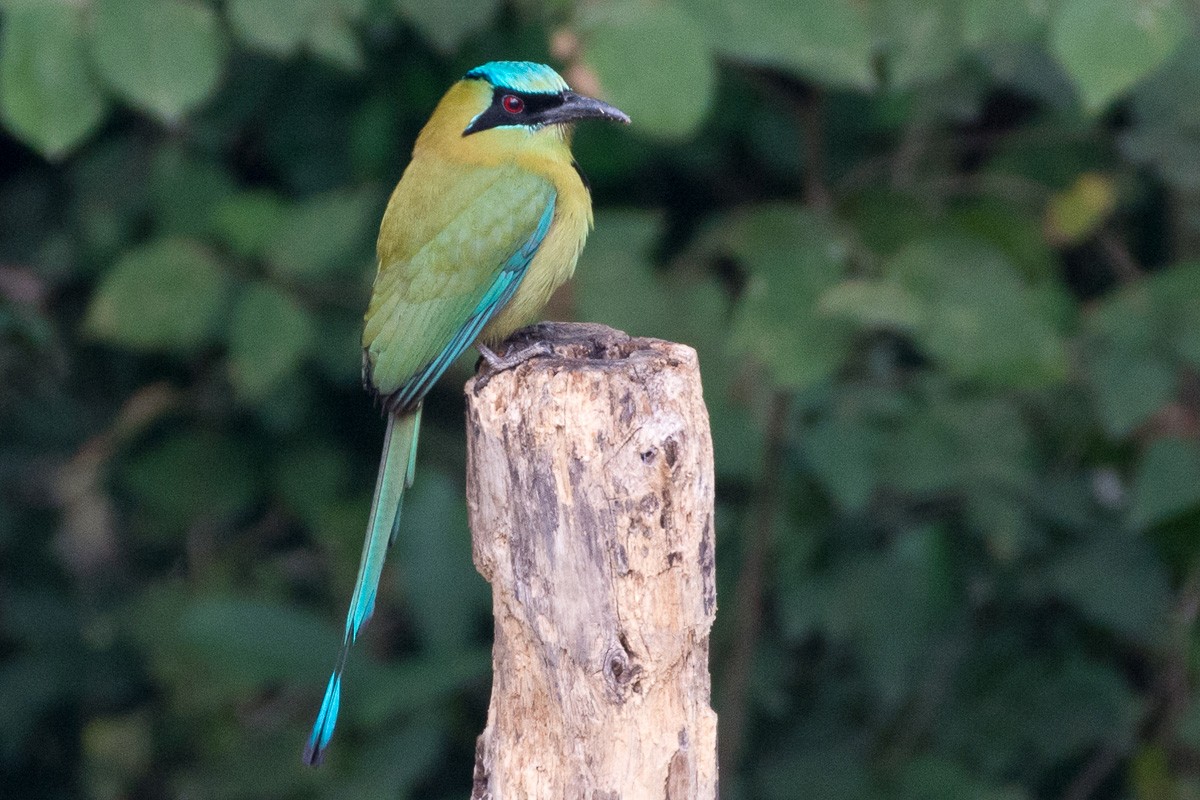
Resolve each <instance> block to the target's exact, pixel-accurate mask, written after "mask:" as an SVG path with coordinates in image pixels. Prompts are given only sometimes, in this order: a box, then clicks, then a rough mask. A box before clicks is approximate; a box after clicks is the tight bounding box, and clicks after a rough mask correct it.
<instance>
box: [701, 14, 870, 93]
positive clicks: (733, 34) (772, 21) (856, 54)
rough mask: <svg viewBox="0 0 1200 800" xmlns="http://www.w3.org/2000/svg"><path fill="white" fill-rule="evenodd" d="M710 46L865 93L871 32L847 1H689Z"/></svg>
mask: <svg viewBox="0 0 1200 800" xmlns="http://www.w3.org/2000/svg"><path fill="white" fill-rule="evenodd" d="M692 4H693V5H694V6H695V8H696V11H697V14H698V16H699V19H700V20H701V22H702V23H703V25H704V28H705V31H706V32H707V34H708V38H709V41H711V42H712V45H713V47H715V48H716V49H717V50H719V51H720V52H721V53H723V54H724V55H727V56H730V57H731V58H735V59H738V60H740V61H748V62H751V63H761V64H769V65H772V66H778V67H785V68H789V69H794V70H796V71H797V72H799V73H800V74H802V75H806V76H811V77H813V78H815V79H817V80H819V81H821V82H822V83H825V82H828V83H831V84H834V85H835V86H847V87H853V88H860V89H869V88H871V87H872V86H873V85H874V84H875V76H874V71H873V69H872V66H871V58H872V44H871V33H870V31H869V30H868V28H867V21H866V17H865V16H864V14H863V12H862V7H861V5H860V4H858V3H854V2H850V1H849V0H752V1H750V2H738V3H731V2H725V0H693V3H692Z"/></svg>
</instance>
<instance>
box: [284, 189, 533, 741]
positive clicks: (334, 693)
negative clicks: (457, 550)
mask: <svg viewBox="0 0 1200 800" xmlns="http://www.w3.org/2000/svg"><path fill="white" fill-rule="evenodd" d="M543 183H544V182H543ZM530 187H531V188H533V189H535V190H538V189H541V190H542V191H541V192H540V193H541V195H542V203H541V208H540V209H539V211H538V214H537V216H536V218H535V220H536V221H535V223H534V224H533V225H532V229H531V230H530V229H529V228H528V227H526V228H525V231H524V232H523V238H522V239H520V240H518V241H519V244H518V245H517V246H516V247H515V249H512V248H509V251H508V254H507V257H504V258H500V259H498V260H497V263H495V264H494V265H492V266H491V268H490V269H488V270H487V271H486V272H483V271H482V270H480V269H478V267H477V266H476V265H471V264H464V265H460V266H461V267H462V269H463V270H464V271H468V272H473V273H475V274H479V273H481V272H483V274H484V275H485V276H486V277H487V282H485V283H483V285H482V286H480V287H478V288H476V289H475V290H474V291H458V292H453V291H452V292H444V293H443V294H442V295H441V296H438V295H437V294H436V293H435V294H434V295H433V296H428V295H423V294H421V293H420V292H414V291H412V287H411V285H409V284H404V283H400V284H396V285H395V286H394V287H393V291H395V292H398V293H399V296H400V297H401V299H402V300H404V302H396V303H390V304H385V305H384V306H382V307H383V308H390V309H407V310H409V311H412V312H414V313H415V315H416V316H417V317H418V318H421V317H423V316H425V315H426V314H428V312H429V309H430V308H431V307H438V306H439V305H444V301H445V299H446V297H447V295H448V296H450V297H451V298H453V299H456V300H457V301H458V303H459V305H460V306H462V307H464V308H465V309H466V312H467V313H466V314H465V315H460V317H459V319H458V320H456V321H455V322H456V327H454V328H453V329H452V330H451V332H450V334H449V336H445V337H444V338H445V341H444V342H441V343H440V349H439V350H438V351H437V352H436V354H435V355H433V356H432V357H431V358H429V359H428V360H427V361H426V362H425V363H424V364H423V365H422V366H421V367H420V368H419V369H417V370H416V371H415V372H413V373H412V374H411V375H410V376H409V377H407V378H406V379H404V380H403V381H401V382H400V383H399V385H398V386H397V388H396V389H394V390H392V391H390V392H387V394H386V397H387V400H386V402H387V404H388V407H389V409H395V410H397V411H398V412H399V413H394V414H389V416H388V430H387V435H386V437H385V440H384V448H383V456H382V458H381V460H380V465H379V475H378V477H377V479H376V484H375V498H374V501H373V503H372V508H371V515H370V523H369V526H368V531H367V539H366V542H365V543H364V545H363V553H362V559H361V561H360V563H359V572H358V578H357V580H356V582H355V586H354V592H353V594H352V596H351V602H350V608H349V610H348V612H347V615H346V630H345V634H344V637H343V640H342V647H341V651H340V653H339V655H338V660H337V665H336V666H335V668H334V671H333V674H332V675H331V676H330V678H329V683H328V685H327V687H326V690H325V697H324V699H323V700H322V702H321V708H320V711H319V712H318V714H317V720H316V722H315V723H314V725H313V730H312V733H311V735H310V736H309V740H308V744H307V746H306V747H305V753H304V760H305V761H306V762H307V763H309V764H317V763H320V761H321V759H322V757H323V755H324V751H325V748H326V747H327V746H328V744H329V741H330V739H331V737H332V736H333V730H334V727H335V726H336V724H337V717H338V711H339V710H340V706H341V693H342V673H343V672H344V670H345V666H346V658H347V656H348V654H349V651H350V646H351V645H352V644H353V643H354V641H355V640H356V639H357V637H358V634H359V631H360V630H361V629H362V627H363V625H365V624H366V622H367V620H368V619H369V618H370V616H371V613H372V612H373V611H374V608H375V598H376V595H377V593H378V587H379V579H380V576H381V574H382V571H383V562H384V559H385V557H386V555H387V549H388V546H389V545H390V544H391V543H392V542H393V541H394V540H395V537H396V532H397V530H398V528H399V522H400V507H401V503H402V500H403V495H404V490H405V489H406V488H408V487H409V486H411V485H412V480H413V470H414V467H415V459H416V448H417V438H418V433H419V429H420V419H421V401H422V400H423V399H424V397H425V394H426V393H427V392H428V391H429V389H430V388H431V387H432V386H433V384H434V383H435V382H436V381H437V379H438V378H439V377H440V376H441V375H442V373H444V372H445V371H446V369H447V368H448V367H449V366H450V364H451V363H453V361H454V359H455V358H457V357H458V356H459V355H460V354H461V353H462V352H463V351H464V350H465V349H466V348H467V347H469V346H470V345H471V344H472V343H473V342H474V341H475V339H476V338H477V337H478V336H479V332H480V331H481V330H482V329H483V327H484V326H485V325H486V324H487V323H488V321H489V320H491V319H492V317H494V316H495V314H496V313H497V312H498V311H499V310H500V309H502V308H503V307H504V305H505V304H506V303H507V302H508V301H509V300H510V299H511V298H512V296H513V293H514V292H515V291H516V290H517V287H518V286H520V283H521V280H522V279H523V278H524V277H525V273H526V271H527V270H528V268H529V264H530V262H532V261H533V258H534V256H535V255H536V254H537V250H538V247H539V246H540V245H541V243H542V241H543V240H544V239H545V237H546V234H547V233H548V232H549V230H550V225H551V223H552V222H553V220H554V206H555V193H554V189H553V188H552V187H549V186H548V184H547V185H546V186H545V187H540V186H537V185H536V184H532V183H531V184H530ZM546 188H548V191H546V190H545V189H546ZM398 193H399V192H398ZM534 193H535V194H536V193H537V192H536V191H535V192H534ZM508 195H509V197H510V198H511V196H512V193H511V192H508ZM480 199H481V200H482V201H484V202H485V204H486V202H487V201H488V200H490V201H492V202H495V201H496V199H497V198H496V197H494V196H493V197H490V198H489V197H483V198H480ZM394 202H395V198H393V203H394ZM475 205H476V204H472V206H475ZM519 208H521V207H519ZM528 208H529V206H528V205H525V206H523V208H521V210H524V211H526V216H527V211H528ZM390 212H391V207H390V206H389V213H390ZM463 216H466V217H467V218H468V219H467V220H463V219H462V217H463ZM471 216H472V215H471V214H466V215H464V214H462V213H460V214H459V215H458V217H459V219H458V221H459V222H461V223H463V224H466V223H467V222H469V218H470V217H471ZM474 216H475V218H476V220H478V219H479V218H481V217H482V218H484V219H487V218H489V217H491V216H494V209H492V208H488V209H487V211H486V213H483V212H476V213H475V215H474ZM522 216H523V215H522V214H520V213H518V214H510V215H509V222H510V224H512V225H513V227H516V228H517V229H518V230H520V228H521V227H525V226H522V225H521V222H522V221H523V220H522V219H521V218H522ZM484 233H487V230H485V231H484ZM492 236H493V237H495V232H494V230H493V231H492ZM434 250H435V251H436V248H434ZM422 252H428V248H423V249H422V250H419V251H418V253H417V254H418V255H419V254H420V253H422ZM380 275H381V277H382V276H383V275H384V270H383V269H382V268H381V270H380ZM379 283H380V281H378V280H377V284H376V295H378V294H379V289H380V286H379ZM444 285H445V286H451V287H457V286H460V285H461V284H459V283H456V282H454V281H446V282H445V283H444ZM385 288H386V284H385ZM455 295H459V297H455ZM464 297H465V298H466V299H467V300H468V303H466V304H464V303H463V302H462V300H463V298H464ZM375 310H376V304H375V302H374V300H373V301H372V310H371V311H369V312H368V328H369V327H370V320H371V318H372V312H374V311H375ZM410 325H411V321H401V322H396V323H394V325H393V330H392V331H391V335H390V336H389V337H388V338H387V341H388V342H392V341H394V340H395V332H394V330H395V329H404V328H406V327H408V326H410ZM444 327H445V326H441V328H444ZM441 328H438V329H439V330H440V329H441ZM381 330H387V329H386V328H383V329H381ZM430 338H437V337H436V336H435V337H426V338H425V342H426V343H428V341H429V339H430ZM366 339H367V337H364V340H366ZM371 341H372V343H374V342H378V341H380V340H379V338H378V334H377V336H376V337H374V338H372V339H371ZM402 343H403V341H401V344H402ZM393 346H394V345H393ZM367 352H368V363H369V364H371V365H372V367H374V365H375V364H376V363H377V361H378V356H377V359H376V360H375V361H371V360H370V356H371V345H368V348H367ZM377 352H379V353H382V351H381V350H378V351H377ZM375 385H376V387H377V388H380V390H381V393H383V391H384V390H382V387H380V386H379V383H378V382H376V383H375ZM385 385H387V384H385Z"/></svg>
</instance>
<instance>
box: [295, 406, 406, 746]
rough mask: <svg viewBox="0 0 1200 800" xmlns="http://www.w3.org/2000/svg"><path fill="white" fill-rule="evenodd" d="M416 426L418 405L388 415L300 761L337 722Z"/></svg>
mask: <svg viewBox="0 0 1200 800" xmlns="http://www.w3.org/2000/svg"><path fill="white" fill-rule="evenodd" d="M420 428H421V407H420V406H417V409H416V410H415V411H412V412H410V413H408V414H404V415H402V416H396V415H389V416H388V426H387V434H386V436H385V437H384V440H383V456H382V457H381V458H380V460H379V477H378V478H376V479H375V500H374V502H372V504H371V517H370V523H369V524H368V526H367V540H366V542H364V543H363V551H362V560H361V561H360V562H359V564H358V580H356V581H355V583H354V594H353V595H352V596H351V598H350V610H349V612H347V614H346V634H345V636H344V638H343V639H342V649H341V651H339V653H338V660H337V666H336V667H334V669H333V674H332V675H331V676H330V677H329V686H328V687H326V689H325V699H324V700H322V701H321V710H320V711H319V712H318V713H317V721H316V722H315V723H314V724H313V729H312V734H311V735H310V736H309V737H308V744H307V745H306V746H305V748H304V762H305V763H306V764H312V765H314V766H315V765H317V764H320V763H321V759H322V758H324V756H325V748H326V747H328V746H329V739H330V738H331V737H332V736H333V728H334V726H335V725H336V724H337V716H338V706H339V705H341V701H342V671H343V670H345V668H346V656H347V655H348V654H349V653H350V645H352V644H354V641H355V639H357V638H358V633H359V631H360V630H362V627H363V625H366V624H367V620H368V619H370V618H371V612H372V611H374V610H375V595H376V593H377V591H378V589H379V576H380V575H381V574H382V572H383V559H384V557H385V556H386V555H387V550H388V546H389V545H390V544H391V543H392V542H393V541H395V539H396V532H397V531H398V530H399V527H400V503H401V501H402V500H403V499H404V490H405V489H407V488H408V487H410V486H412V482H413V469H414V467H415V466H416V458H417V434H418V433H419V432H420Z"/></svg>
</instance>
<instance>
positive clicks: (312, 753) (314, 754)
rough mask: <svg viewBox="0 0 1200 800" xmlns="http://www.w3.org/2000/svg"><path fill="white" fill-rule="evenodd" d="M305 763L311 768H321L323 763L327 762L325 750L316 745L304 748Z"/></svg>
mask: <svg viewBox="0 0 1200 800" xmlns="http://www.w3.org/2000/svg"><path fill="white" fill-rule="evenodd" d="M303 758H304V763H305V764H307V765H308V766H310V767H319V766H321V762H322V761H324V760H325V748H324V747H317V746H316V745H311V744H309V745H305V746H304V756H303Z"/></svg>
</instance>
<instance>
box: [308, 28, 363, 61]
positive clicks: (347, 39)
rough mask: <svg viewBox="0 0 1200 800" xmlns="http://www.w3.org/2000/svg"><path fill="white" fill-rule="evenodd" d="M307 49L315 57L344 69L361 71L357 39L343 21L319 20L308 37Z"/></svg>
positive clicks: (361, 59)
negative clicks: (310, 50)
mask: <svg viewBox="0 0 1200 800" xmlns="http://www.w3.org/2000/svg"><path fill="white" fill-rule="evenodd" d="M309 47H310V48H312V51H313V53H314V54H315V55H318V56H320V57H321V58H324V59H325V60H326V61H328V62H330V63H331V64H337V65H338V66H340V67H342V68H344V69H351V70H353V69H361V68H362V66H363V56H362V50H361V48H360V47H359V44H358V37H357V36H356V35H355V33H354V30H353V29H352V28H351V27H350V26H349V25H348V24H347V23H346V22H345V21H344V20H340V19H334V18H332V17H325V18H323V19H321V20H319V21H318V22H317V25H316V27H314V28H313V30H312V34H311V35H310V36H309Z"/></svg>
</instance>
